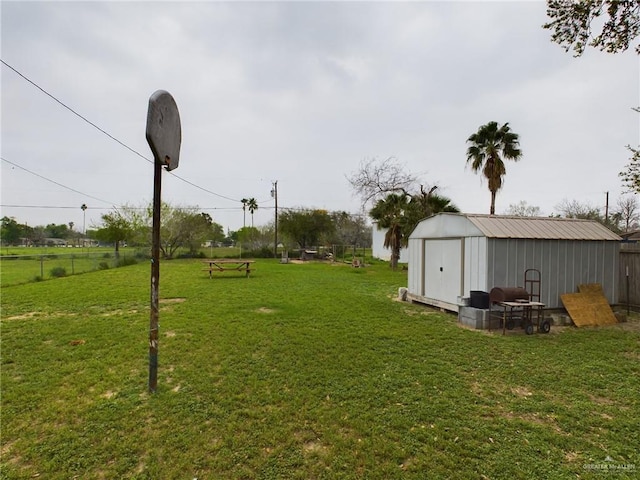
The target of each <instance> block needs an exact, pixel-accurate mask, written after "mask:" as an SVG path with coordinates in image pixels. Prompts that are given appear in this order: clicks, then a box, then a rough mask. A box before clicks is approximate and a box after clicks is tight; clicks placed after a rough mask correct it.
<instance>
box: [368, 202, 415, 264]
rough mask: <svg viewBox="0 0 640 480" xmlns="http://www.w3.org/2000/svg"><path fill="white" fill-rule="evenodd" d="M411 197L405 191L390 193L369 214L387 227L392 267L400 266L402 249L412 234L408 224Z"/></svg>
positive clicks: (382, 225) (380, 224)
mask: <svg viewBox="0 0 640 480" xmlns="http://www.w3.org/2000/svg"><path fill="white" fill-rule="evenodd" d="M410 201H411V197H410V196H409V195H407V194H404V193H390V194H388V195H387V197H386V198H384V199H380V200H378V201H377V202H376V204H375V205H374V206H373V208H372V209H371V211H370V212H369V215H371V218H373V219H374V220H375V221H376V222H378V226H379V227H381V228H386V229H387V232H386V233H385V235H384V247H385V248H389V249H390V250H391V268H393V269H394V270H395V269H396V268H397V267H398V260H399V259H400V249H401V248H402V246H403V244H405V242H406V237H408V235H409V234H410V232H408V228H407V227H408V226H407V223H408V222H407V218H408V217H407V215H406V214H407V212H408V210H409V209H410V207H409V202H410Z"/></svg>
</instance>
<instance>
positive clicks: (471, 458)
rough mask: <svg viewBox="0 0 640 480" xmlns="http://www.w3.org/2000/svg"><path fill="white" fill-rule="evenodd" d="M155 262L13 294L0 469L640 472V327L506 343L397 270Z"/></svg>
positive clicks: (322, 474) (297, 474) (63, 472)
mask: <svg viewBox="0 0 640 480" xmlns="http://www.w3.org/2000/svg"><path fill="white" fill-rule="evenodd" d="M256 266H257V271H256V272H255V273H252V276H251V278H249V279H247V278H244V277H243V276H242V275H241V274H237V273H235V272H234V273H225V274H224V275H218V276H214V278H213V279H209V278H208V276H207V274H206V273H205V272H202V271H201V264H200V262H198V261H196V260H189V261H187V260H175V261H170V262H169V261H165V262H162V264H161V282H160V297H161V300H160V304H161V312H160V347H159V351H160V353H159V360H160V363H159V376H158V391H157V392H156V393H155V394H153V395H150V394H148V393H147V375H148V357H147V356H148V327H149V277H150V268H149V265H148V264H146V263H141V264H137V265H132V266H128V267H123V268H118V269H108V270H103V271H96V272H92V273H87V274H84V275H77V276H73V277H65V278H58V279H52V280H46V281H43V282H38V283H27V284H23V285H14V286H3V288H2V292H1V294H2V295H1V301H2V305H1V306H2V312H1V313H2V322H1V327H2V331H1V334H2V336H1V340H2V372H1V375H2V376H1V379H2V385H1V387H2V390H1V393H2V398H1V401H2V405H1V406H2V410H1V412H2V431H1V435H2V438H1V441H2V446H1V453H2V456H1V470H0V478H6V479H18V478H36V477H37V478H47V479H70V478H82V479H85V478H88V479H113V478H135V479H188V480H191V479H194V478H198V479H201V480H202V479H254V478H256V479H296V478H298V479H313V478H316V479H322V478H326V479H335V478H344V479H360V478H367V479H394V478H403V479H404V478H408V479H413V478H415V479H425V478H428V479H432V478H433V479H439V478H442V479H449V478H455V479H533V478H536V479H538V478H540V479H542V478H548V479H563V478H581V479H591V478H597V479H601V478H616V479H626V478H638V476H640V454H639V450H640V448H639V447H640V397H639V384H640V383H639V378H640V328H638V327H639V323H640V322H639V320H638V319H637V318H636V319H634V320H633V321H632V322H628V323H626V324H620V325H618V326H614V327H608V328H591V329H573V328H562V329H560V328H557V329H556V328H554V329H552V333H551V334H549V335H538V334H536V335H532V336H526V335H524V334H522V333H520V332H514V333H511V334H510V335H507V336H502V335H499V334H497V333H496V334H488V333H483V332H477V331H471V330H468V329H464V328H461V327H459V326H458V325H457V323H456V318H455V317H454V316H452V315H448V314H443V313H440V312H436V311H434V310H430V309H427V308H425V307H422V306H418V305H411V304H407V303H401V302H398V301H396V300H395V298H396V296H397V289H398V287H400V286H405V285H406V272H402V271H397V272H392V271H390V269H389V268H388V266H387V265H386V264H382V263H380V264H375V265H372V266H368V267H366V268H361V269H354V268H351V267H349V266H346V265H344V264H335V265H331V264H320V263H307V264H288V265H284V264H280V263H278V262H277V261H274V260H258V261H257V263H256Z"/></svg>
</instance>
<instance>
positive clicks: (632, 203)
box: [614, 195, 640, 232]
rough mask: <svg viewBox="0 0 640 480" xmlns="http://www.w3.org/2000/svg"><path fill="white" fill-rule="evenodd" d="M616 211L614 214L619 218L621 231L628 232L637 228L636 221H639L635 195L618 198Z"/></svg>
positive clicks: (639, 215)
mask: <svg viewBox="0 0 640 480" xmlns="http://www.w3.org/2000/svg"><path fill="white" fill-rule="evenodd" d="M617 207H618V208H617V209H616V211H615V212H614V214H617V215H619V216H620V222H621V223H622V230H623V231H625V232H629V231H631V230H633V229H634V228H637V226H638V221H640V206H639V205H638V198H637V197H636V196H635V195H625V196H624V197H620V198H619V199H618V202H617Z"/></svg>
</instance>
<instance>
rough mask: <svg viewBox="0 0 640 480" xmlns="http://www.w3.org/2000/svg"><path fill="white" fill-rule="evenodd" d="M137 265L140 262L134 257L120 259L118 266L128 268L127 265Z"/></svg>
mask: <svg viewBox="0 0 640 480" xmlns="http://www.w3.org/2000/svg"><path fill="white" fill-rule="evenodd" d="M136 263H138V260H136V259H135V258H133V257H120V258H119V259H118V262H117V263H116V266H117V267H126V266H127V265H135V264H136Z"/></svg>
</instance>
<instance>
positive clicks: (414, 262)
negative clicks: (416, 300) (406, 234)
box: [407, 238, 424, 295]
mask: <svg viewBox="0 0 640 480" xmlns="http://www.w3.org/2000/svg"><path fill="white" fill-rule="evenodd" d="M423 244H424V240H423V239H421V238H416V239H410V240H409V245H408V251H409V252H408V253H409V272H408V273H409V275H408V278H407V288H408V289H409V293H411V294H413V295H423V294H424V291H423V288H422V276H423V271H424V254H423V253H424V252H423V251H422V246H423Z"/></svg>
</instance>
